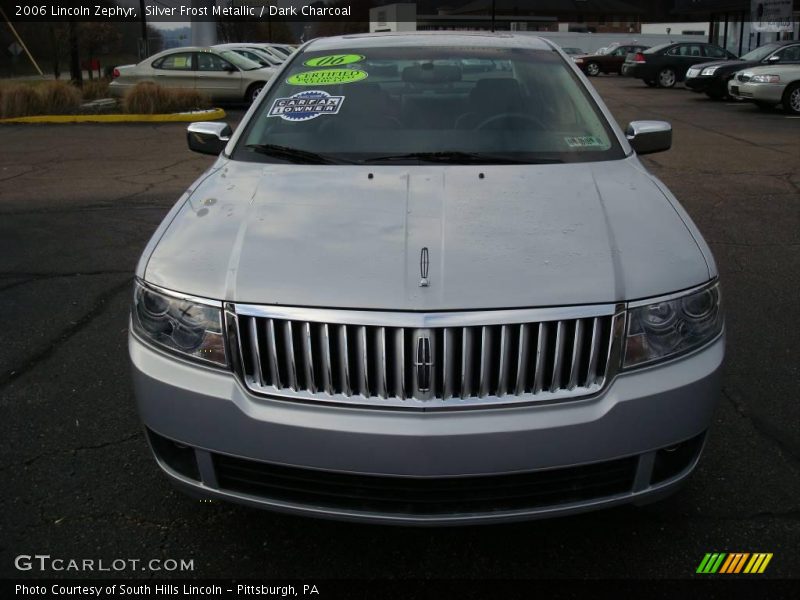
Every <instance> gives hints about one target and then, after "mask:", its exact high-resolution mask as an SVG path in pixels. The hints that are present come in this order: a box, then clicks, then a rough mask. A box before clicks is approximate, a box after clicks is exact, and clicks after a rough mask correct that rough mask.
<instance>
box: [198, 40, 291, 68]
mask: <svg viewBox="0 0 800 600" xmlns="http://www.w3.org/2000/svg"><path fill="white" fill-rule="evenodd" d="M212 48H215V49H217V50H233V51H234V52H236V53H237V54H241V55H242V56H244V57H245V58H249V59H250V60H252V61H253V62H256V63H258V64H260V65H261V66H262V67H276V68H277V67H280V66H281V65H282V64H283V63H284V60H285V59H278V58H276V57H275V56H274V55H273V54H271V53H270V52H269V51H267V50H266V49H265V48H261V47H259V46H257V45H255V44H235V43H232V44H216V45H215V46H212Z"/></svg>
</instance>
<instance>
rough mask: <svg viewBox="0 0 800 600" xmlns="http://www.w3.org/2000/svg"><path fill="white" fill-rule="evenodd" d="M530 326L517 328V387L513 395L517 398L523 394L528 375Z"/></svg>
mask: <svg viewBox="0 0 800 600" xmlns="http://www.w3.org/2000/svg"><path fill="white" fill-rule="evenodd" d="M531 328H532V326H531V325H527V324H525V323H523V324H522V325H520V326H519V352H518V354H517V385H516V387H515V388H514V393H515V394H516V395H517V396H519V395H520V394H522V393H524V392H525V387H526V385H527V377H528V373H529V369H528V364H529V361H530V353H531Z"/></svg>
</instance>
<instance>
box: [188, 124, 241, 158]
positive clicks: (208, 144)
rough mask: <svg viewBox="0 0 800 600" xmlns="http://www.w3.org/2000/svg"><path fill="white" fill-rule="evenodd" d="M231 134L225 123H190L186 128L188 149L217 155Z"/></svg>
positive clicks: (229, 127) (231, 131) (228, 126)
mask: <svg viewBox="0 0 800 600" xmlns="http://www.w3.org/2000/svg"><path fill="white" fill-rule="evenodd" d="M231 135H233V130H232V129H231V126H230V125H228V124H227V123H211V122H205V123H191V124H190V125H189V127H188V128H187V130H186V141H187V142H188V144H189V150H192V151H194V152H199V153H200V154H212V155H214V156H219V154H220V152H222V151H223V150H224V149H225V146H227V144H228V142H229V141H230V139H231Z"/></svg>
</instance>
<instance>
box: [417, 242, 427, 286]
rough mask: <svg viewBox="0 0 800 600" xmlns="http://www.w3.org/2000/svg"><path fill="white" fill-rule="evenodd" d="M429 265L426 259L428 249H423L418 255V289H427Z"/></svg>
mask: <svg viewBox="0 0 800 600" xmlns="http://www.w3.org/2000/svg"><path fill="white" fill-rule="evenodd" d="M429 265H430V259H429V258H428V249H427V248H423V249H422V251H421V252H420V253H419V276H420V280H419V287H428V286H429V285H430V281H429V280H428V266H429Z"/></svg>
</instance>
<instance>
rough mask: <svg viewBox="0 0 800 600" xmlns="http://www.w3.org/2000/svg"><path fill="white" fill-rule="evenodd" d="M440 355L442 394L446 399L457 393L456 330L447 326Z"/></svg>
mask: <svg viewBox="0 0 800 600" xmlns="http://www.w3.org/2000/svg"><path fill="white" fill-rule="evenodd" d="M442 339H443V342H442V343H443V348H442V356H444V360H443V361H442V362H443V365H442V394H443V398H444V399H445V400H447V399H448V398H452V397H453V396H455V395H458V394H457V388H456V385H457V383H458V379H457V377H458V373H457V371H456V356H457V355H456V352H457V349H456V330H455V329H453V328H452V327H448V328H446V329H445V330H444V336H443V338H442Z"/></svg>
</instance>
